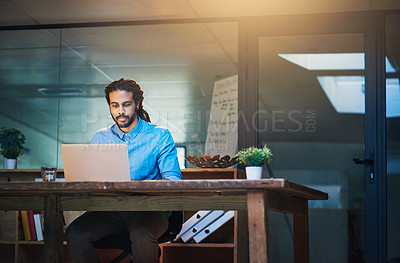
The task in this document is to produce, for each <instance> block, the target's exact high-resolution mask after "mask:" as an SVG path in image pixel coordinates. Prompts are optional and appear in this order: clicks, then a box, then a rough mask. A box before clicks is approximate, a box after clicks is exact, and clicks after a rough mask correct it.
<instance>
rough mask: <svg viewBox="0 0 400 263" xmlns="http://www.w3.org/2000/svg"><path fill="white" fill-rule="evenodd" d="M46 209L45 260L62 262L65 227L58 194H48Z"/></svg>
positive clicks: (45, 203) (54, 262) (48, 262)
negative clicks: (63, 227)
mask: <svg viewBox="0 0 400 263" xmlns="http://www.w3.org/2000/svg"><path fill="white" fill-rule="evenodd" d="M44 209H45V210H44V260H45V262H46V263H50V262H51V263H58V262H61V250H62V232H63V229H62V217H61V213H60V210H59V201H58V198H57V195H54V194H50V195H48V197H47V198H46V199H45V202H44Z"/></svg>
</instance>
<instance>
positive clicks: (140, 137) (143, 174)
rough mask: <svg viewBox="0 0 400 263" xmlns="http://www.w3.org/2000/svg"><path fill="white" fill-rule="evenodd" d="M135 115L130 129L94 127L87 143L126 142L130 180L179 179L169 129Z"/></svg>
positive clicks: (174, 148) (174, 150)
mask: <svg viewBox="0 0 400 263" xmlns="http://www.w3.org/2000/svg"><path fill="white" fill-rule="evenodd" d="M138 119H139V121H138V123H137V125H136V126H135V128H133V129H132V130H131V131H130V132H128V133H125V132H123V131H121V130H120V129H119V128H118V126H117V125H116V124H114V125H112V126H110V127H107V128H104V129H101V130H99V131H97V133H96V134H95V135H94V136H93V138H92V140H91V141H90V143H91V144H121V143H126V144H127V146H128V154H129V166H130V167H129V168H130V173H131V178H132V180H158V179H162V178H167V179H169V180H180V179H182V174H181V170H180V168H179V163H178V158H177V156H176V146H175V143H174V140H173V139H172V136H171V133H170V132H169V131H168V130H167V129H166V128H163V127H160V126H157V125H154V124H150V123H148V122H146V121H144V120H142V119H140V118H139V117H138Z"/></svg>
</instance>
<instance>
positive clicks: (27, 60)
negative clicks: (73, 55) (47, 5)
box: [0, 30, 61, 169]
mask: <svg viewBox="0 0 400 263" xmlns="http://www.w3.org/2000/svg"><path fill="white" fill-rule="evenodd" d="M60 34H61V32H60V30H22V31H1V32H0V65H1V66H0V80H1V81H0V105H1V106H0V126H4V127H6V128H17V129H20V130H21V131H22V133H23V134H24V135H25V137H26V144H25V145H24V146H25V153H24V155H22V156H20V157H18V168H22V169H23V168H25V169H26V168H40V166H54V165H56V163H57V147H58V146H57V145H58V119H59V109H58V105H59V98H58V96H57V91H58V88H59V82H60V66H59V65H60ZM0 167H3V162H1V164H0Z"/></svg>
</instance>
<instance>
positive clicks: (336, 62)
mask: <svg viewBox="0 0 400 263" xmlns="http://www.w3.org/2000/svg"><path fill="white" fill-rule="evenodd" d="M278 55H279V56H280V57H281V58H284V59H286V60H288V61H290V62H292V63H294V64H296V65H299V66H300V67H303V68H305V69H308V70H364V69H365V58H364V56H365V54H364V53H324V54H315V53H314V54H278ZM385 61H386V72H387V73H392V72H396V70H395V69H394V68H393V66H392V64H391V63H390V62H389V60H388V58H387V57H386V60H385Z"/></svg>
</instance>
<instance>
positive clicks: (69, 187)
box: [0, 179, 328, 200]
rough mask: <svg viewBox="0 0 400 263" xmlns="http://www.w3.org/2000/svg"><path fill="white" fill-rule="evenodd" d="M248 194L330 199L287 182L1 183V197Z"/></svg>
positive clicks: (313, 190)
mask: <svg viewBox="0 0 400 263" xmlns="http://www.w3.org/2000/svg"><path fill="white" fill-rule="evenodd" d="M248 190H271V191H278V192H284V193H285V194H288V195H291V196H298V197H301V198H305V199H308V200H326V199H328V195H327V194H326V193H324V192H321V191H318V190H316V189H312V188H309V187H306V186H303V185H300V184H296V183H293V182H289V181H288V180H286V179H262V180H246V179H229V180H180V181H169V180H155V181H131V182H9V183H8V182H7V183H0V195H45V194H49V193H57V194H60V195H71V194H82V193H85V194H92V195H102V194H107V195H110V194H114V195H119V194H125V195H126V194H148V195H164V194H165V195H174V194H185V195H197V194H201V193H203V194H204V193H218V194H245V193H246V192H247V191H248Z"/></svg>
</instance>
